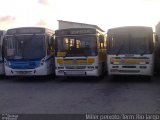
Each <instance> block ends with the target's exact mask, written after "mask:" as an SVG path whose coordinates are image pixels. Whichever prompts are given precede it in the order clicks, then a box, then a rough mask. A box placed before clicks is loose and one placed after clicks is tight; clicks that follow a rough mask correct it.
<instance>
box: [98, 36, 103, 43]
mask: <svg viewBox="0 0 160 120" xmlns="http://www.w3.org/2000/svg"><path fill="white" fill-rule="evenodd" d="M99 42H100V43H104V36H103V35H100V36H99Z"/></svg>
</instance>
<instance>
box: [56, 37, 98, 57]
mask: <svg viewBox="0 0 160 120" xmlns="http://www.w3.org/2000/svg"><path fill="white" fill-rule="evenodd" d="M56 41H57V46H56V47H57V48H56V49H57V56H63V57H73V56H95V55H97V38H96V36H95V35H94V36H93V35H85V36H70V37H57V38H56Z"/></svg>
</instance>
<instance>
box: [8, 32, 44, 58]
mask: <svg viewBox="0 0 160 120" xmlns="http://www.w3.org/2000/svg"><path fill="white" fill-rule="evenodd" d="M44 56H45V36H44V35H16V36H6V38H5V57H6V58H7V59H26V60H27V59H40V58H43V57H44Z"/></svg>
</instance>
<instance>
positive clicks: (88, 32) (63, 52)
mask: <svg viewBox="0 0 160 120" xmlns="http://www.w3.org/2000/svg"><path fill="white" fill-rule="evenodd" d="M55 42H56V43H55V50H56V56H55V65H56V70H55V74H56V75H57V76H100V75H101V74H102V73H103V72H105V71H106V44H107V41H106V35H105V34H104V32H103V31H100V30H98V29H96V28H69V29H61V30H56V31H55Z"/></svg>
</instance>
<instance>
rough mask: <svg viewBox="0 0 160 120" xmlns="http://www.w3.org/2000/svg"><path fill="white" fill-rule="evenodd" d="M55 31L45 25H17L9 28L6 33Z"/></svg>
mask: <svg viewBox="0 0 160 120" xmlns="http://www.w3.org/2000/svg"><path fill="white" fill-rule="evenodd" d="M48 32H49V33H54V31H53V30H50V29H48V28H44V27H17V28H11V29H8V30H7V32H6V34H7V35H13V34H43V33H48Z"/></svg>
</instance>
